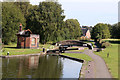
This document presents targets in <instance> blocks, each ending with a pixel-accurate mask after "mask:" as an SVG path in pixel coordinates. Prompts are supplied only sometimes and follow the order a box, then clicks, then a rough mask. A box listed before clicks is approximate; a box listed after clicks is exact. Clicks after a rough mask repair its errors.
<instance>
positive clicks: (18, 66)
mask: <svg viewBox="0 0 120 80" xmlns="http://www.w3.org/2000/svg"><path fill="white" fill-rule="evenodd" d="M2 66H3V68H2V70H3V78H28V77H29V78H30V77H31V78H59V77H61V76H62V70H63V64H62V61H61V60H60V58H58V57H56V56H45V57H44V56H43V57H40V58H39V56H29V57H20V58H9V60H8V59H3V65H2Z"/></svg>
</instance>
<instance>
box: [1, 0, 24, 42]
mask: <svg viewBox="0 0 120 80" xmlns="http://www.w3.org/2000/svg"><path fill="white" fill-rule="evenodd" d="M20 23H22V24H23V26H24V25H25V19H24V16H23V14H22V13H21V10H20V9H18V8H17V6H16V5H14V4H13V3H12V2H11V3H8V2H3V3H2V40H3V43H5V44H9V43H10V42H15V41H16V39H17V38H16V33H17V32H18V29H19V27H18V26H19V24H20Z"/></svg>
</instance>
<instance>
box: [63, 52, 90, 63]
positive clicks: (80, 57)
mask: <svg viewBox="0 0 120 80" xmlns="http://www.w3.org/2000/svg"><path fill="white" fill-rule="evenodd" d="M62 55H66V56H69V57H74V58H78V59H83V60H85V61H92V58H91V57H89V56H88V55H86V54H78V53H62Z"/></svg>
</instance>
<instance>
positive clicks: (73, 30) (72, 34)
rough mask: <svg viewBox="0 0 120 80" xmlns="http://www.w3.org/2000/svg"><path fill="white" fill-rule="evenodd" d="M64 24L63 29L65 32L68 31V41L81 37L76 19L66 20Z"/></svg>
mask: <svg viewBox="0 0 120 80" xmlns="http://www.w3.org/2000/svg"><path fill="white" fill-rule="evenodd" d="M65 24H66V25H65V28H67V29H68V30H66V31H67V32H68V31H69V32H68V33H67V34H69V35H68V36H69V38H70V39H77V37H80V36H81V28H80V24H79V22H78V20H77V19H68V20H66V21H65ZM66 31H65V32H66Z"/></svg>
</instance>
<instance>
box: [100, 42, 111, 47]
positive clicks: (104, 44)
mask: <svg viewBox="0 0 120 80" xmlns="http://www.w3.org/2000/svg"><path fill="white" fill-rule="evenodd" d="M109 46H111V44H110V43H109V42H103V43H102V44H101V47H102V48H107V47H109Z"/></svg>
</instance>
